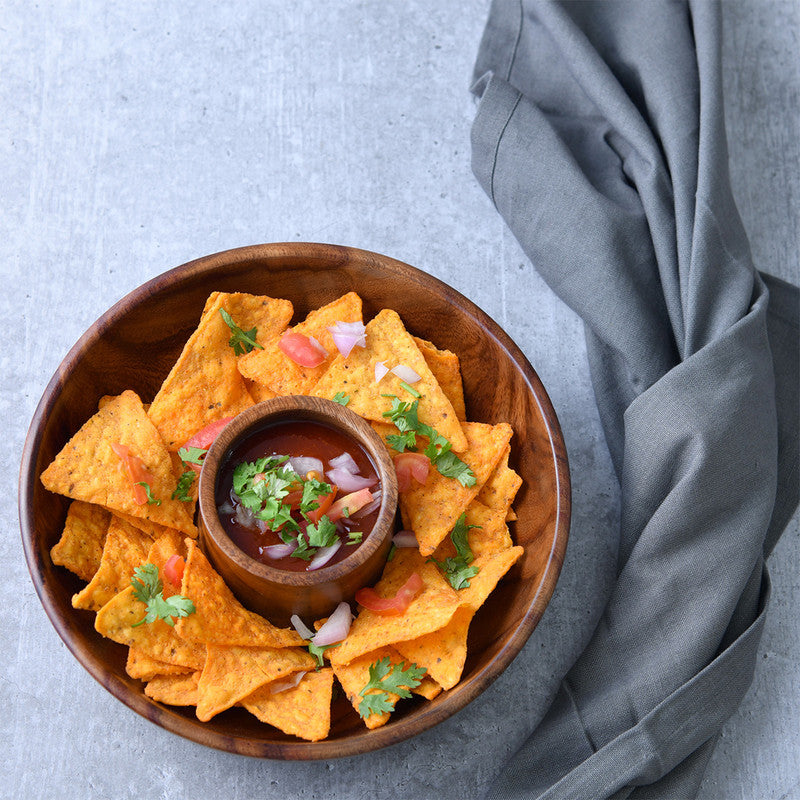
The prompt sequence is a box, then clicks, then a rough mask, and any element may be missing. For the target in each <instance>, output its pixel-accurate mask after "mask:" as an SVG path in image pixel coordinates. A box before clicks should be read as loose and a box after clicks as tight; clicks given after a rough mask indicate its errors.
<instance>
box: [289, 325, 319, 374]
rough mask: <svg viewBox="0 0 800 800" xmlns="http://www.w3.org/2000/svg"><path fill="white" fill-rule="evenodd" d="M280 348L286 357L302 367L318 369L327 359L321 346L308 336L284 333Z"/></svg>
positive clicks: (291, 332) (290, 332)
mask: <svg viewBox="0 0 800 800" xmlns="http://www.w3.org/2000/svg"><path fill="white" fill-rule="evenodd" d="M278 347H279V348H280V349H281V352H283V354H284V355H286V356H288V357H289V358H291V359H292V361H294V363H295V364H299V365H300V366H301V367H318V366H319V365H320V364H321V363H322V362H323V361H324V360H325V358H326V353H325V351H324V349H323V348H322V347H321V346H320V345H316V344H315V343H314V342H312V341H311V339H310V338H309V337H308V336H305V335H303V334H302V333H294V331H287V332H286V333H284V334H283V336H281V339H280V341H279V342H278Z"/></svg>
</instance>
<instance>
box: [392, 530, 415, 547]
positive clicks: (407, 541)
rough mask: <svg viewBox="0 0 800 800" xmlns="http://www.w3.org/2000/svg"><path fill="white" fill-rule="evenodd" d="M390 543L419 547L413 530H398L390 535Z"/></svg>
mask: <svg viewBox="0 0 800 800" xmlns="http://www.w3.org/2000/svg"><path fill="white" fill-rule="evenodd" d="M392 543H393V544H394V546H395V547H419V542H418V541H417V536H416V534H415V533H414V531H398V532H397V533H396V534H395V535H394V536H392Z"/></svg>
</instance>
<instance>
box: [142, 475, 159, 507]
mask: <svg viewBox="0 0 800 800" xmlns="http://www.w3.org/2000/svg"><path fill="white" fill-rule="evenodd" d="M136 485H137V486H144V493H145V494H146V495H147V505H149V506H160V505H161V501H160V500H159V499H157V498H155V497H153V491H152V489H151V488H150V484H149V483H148V482H147V481H137V483H136Z"/></svg>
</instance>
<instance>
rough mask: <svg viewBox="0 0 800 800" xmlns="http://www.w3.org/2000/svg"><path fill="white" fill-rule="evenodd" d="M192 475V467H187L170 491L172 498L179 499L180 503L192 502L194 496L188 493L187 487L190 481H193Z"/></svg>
mask: <svg viewBox="0 0 800 800" xmlns="http://www.w3.org/2000/svg"><path fill="white" fill-rule="evenodd" d="M194 476H195V471H194V470H193V469H187V470H186V472H184V473H183V474H182V475H181V476H180V478H178V485H177V486H176V487H175V491H174V492H173V493H172V499H173V500H180V501H181V502H182V503H191V502H192V500H193V499H194V498H193V497H192V496H191V495H190V494H189V489H190V488H191V485H192V483H194Z"/></svg>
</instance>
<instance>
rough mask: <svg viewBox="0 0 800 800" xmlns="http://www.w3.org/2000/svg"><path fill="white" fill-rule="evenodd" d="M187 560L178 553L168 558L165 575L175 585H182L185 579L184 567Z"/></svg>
mask: <svg viewBox="0 0 800 800" xmlns="http://www.w3.org/2000/svg"><path fill="white" fill-rule="evenodd" d="M185 566H186V562H185V561H184V560H183V558H182V557H181V556H179V555H178V554H177V553H176V554H175V555H174V556H170V557H169V558H168V559H167V563H166V564H164V577H165V578H166V579H167V580H168V581H169V582H170V583H171V584H172V585H173V586H178V587H179V586H180V585H181V581H182V580H183V569H184V567H185Z"/></svg>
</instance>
